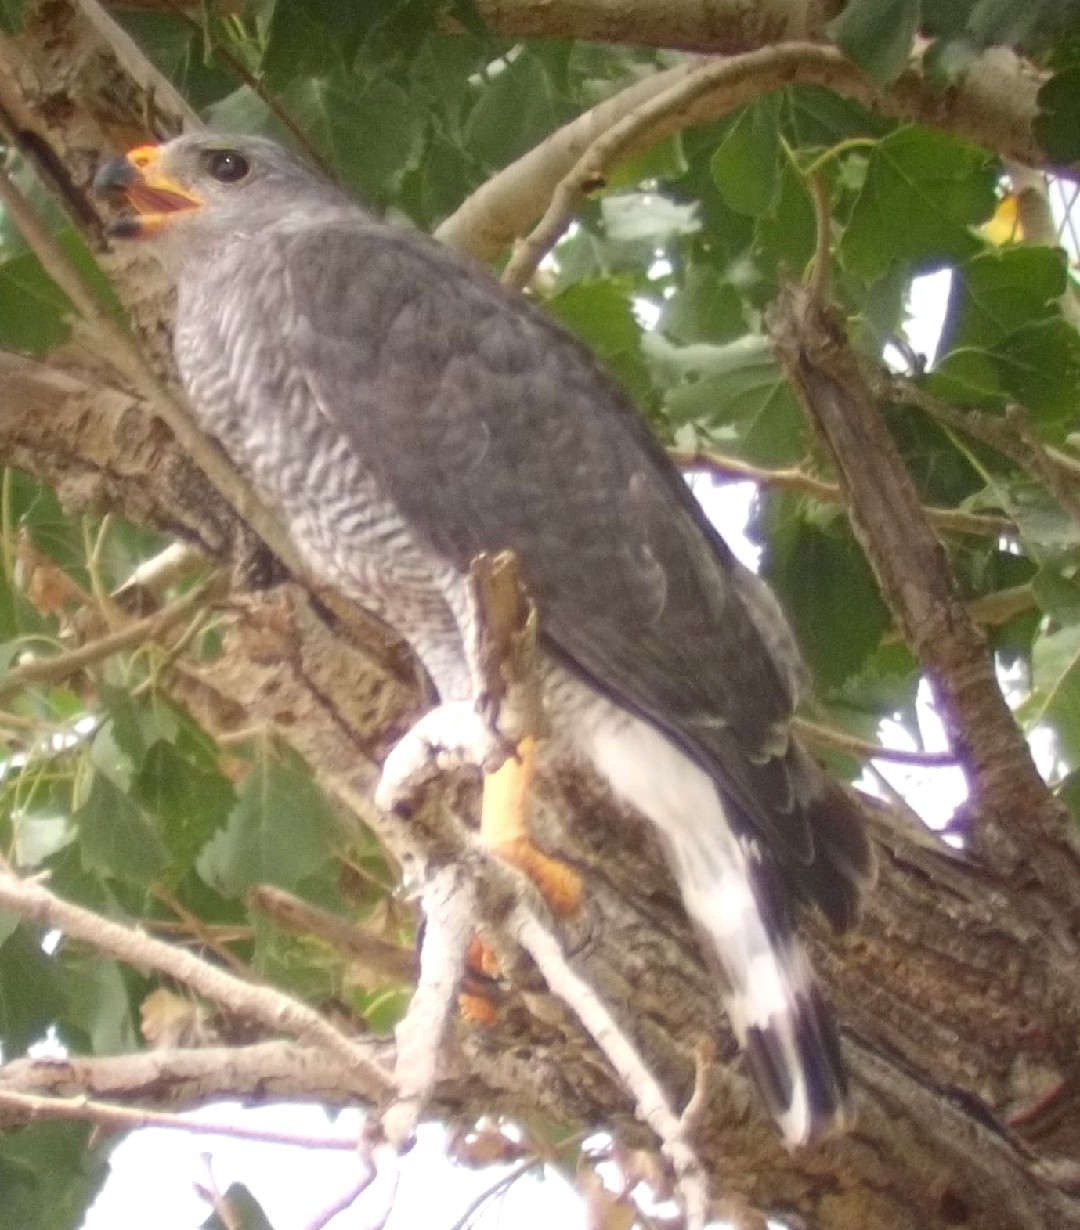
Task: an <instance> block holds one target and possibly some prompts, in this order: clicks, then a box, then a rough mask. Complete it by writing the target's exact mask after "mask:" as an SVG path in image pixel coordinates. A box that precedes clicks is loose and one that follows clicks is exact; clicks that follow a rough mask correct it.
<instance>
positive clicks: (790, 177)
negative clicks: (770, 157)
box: [754, 159, 817, 279]
mask: <svg viewBox="0 0 1080 1230" xmlns="http://www.w3.org/2000/svg"><path fill="white" fill-rule="evenodd" d="M777 188H778V192H777V197H776V201H775V204H774V206H773V208H772V210H771V212H770V213H769V214H768V216H766V217H763V218H761V219H759V221H758V224H757V227H756V228H755V233H754V240H755V242H754V255H755V259H756V260H757V263H758V265H759V267H761V268H762V269H765V270H767V271H768V276H769V277H770V279H772V278H773V277H774V276H775V274H776V272H777V271H780V270H783V269H787V270H797V271H799V272H801V271H802V270H803V269H805V268H806V267H807V266H808V264H809V262H810V259H811V257H812V256H813V255H814V249H815V248H816V246H817V226H816V219H815V217H814V206H813V204H812V203H811V200H810V194H809V193H808V192H807V190H806V182H805V180H804V179H803V178H802V176H801V175H799V174H798V173H797V172H796V170H795V168H794V167H793V166H792V165H791V163H790V162H789V161H788V160H787V159H785V160H784V162H783V165H782V166H781V169H780V175H779V179H778V182H777Z"/></svg>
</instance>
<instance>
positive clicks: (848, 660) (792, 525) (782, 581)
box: [764, 497, 892, 689]
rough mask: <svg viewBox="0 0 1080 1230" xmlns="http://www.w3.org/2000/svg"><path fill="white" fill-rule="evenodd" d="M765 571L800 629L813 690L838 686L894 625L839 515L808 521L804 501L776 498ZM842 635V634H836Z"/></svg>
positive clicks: (769, 503) (859, 667)
mask: <svg viewBox="0 0 1080 1230" xmlns="http://www.w3.org/2000/svg"><path fill="white" fill-rule="evenodd" d="M766 507H767V508H768V509H769V510H770V515H769V529H770V536H769V549H768V551H767V552H766V555H765V568H764V574H765V576H766V577H767V578H768V580H769V582H770V584H771V585H772V586H773V588H774V589H775V590H776V594H777V597H778V598H779V599H780V603H781V605H782V606H783V608H784V611H785V613H786V614H787V616H788V619H789V620H790V621H791V625H792V627H793V628H794V630H795V635H796V637H797V639H798V642H799V646H800V648H801V649H802V651H803V654H804V655H805V658H806V662H807V665H808V666H809V668H810V672H811V676H812V677H813V679H814V682H815V684H816V686H818V687H820V688H825V689H828V688H836V687H838V686H839V685H840V684H842V683H844V682H845V681H846V680H847V679H849V678H850V677H851V676H854V675H856V674H858V673H859V672H860V671H861V670H862V669H863V668H864V666H865V664H866V662H867V660H868V658H869V656H870V654H871V653H872V652H873V651H874V649H875V648H876V647H877V646H878V644H879V642H880V640H881V638H882V636H883V635H884V634H885V632H886V631H887V630H888V629H889V628H890V627H891V622H892V621H891V620H890V618H889V613H888V611H887V609H886V607H885V604H884V603H883V602H882V600H881V596H880V594H879V593H878V588H877V585H876V584H875V582H874V578H873V575H872V574H871V572H870V568H869V565H868V564H867V562H866V558H865V556H864V555H863V553H862V551H861V550H860V549H859V548H858V546H857V545H856V544H855V541H854V539H853V538H852V537H851V534H850V533H849V532H848V530H847V527H846V524H845V522H844V521H843V519H842V517H840V516H838V515H836V514H835V513H834V512H833V511H832V510H826V511H825V512H824V514H823V515H822V518H821V519H819V520H816V521H811V520H809V519H808V517H807V516H806V515H803V513H802V512H801V511H799V510H800V509H805V508H807V506H806V505H805V503H804V502H802V503H800V502H798V501H794V500H792V499H791V498H790V497H788V498H787V499H783V500H778V499H776V498H775V497H773V498H771V499H770V500H769V501H767V503H766ZM839 630H842V632H840V634H838V632H839Z"/></svg>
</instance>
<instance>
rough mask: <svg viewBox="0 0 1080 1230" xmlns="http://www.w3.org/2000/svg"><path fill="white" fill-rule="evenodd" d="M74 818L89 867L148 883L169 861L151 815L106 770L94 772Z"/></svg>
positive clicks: (81, 848)
mask: <svg viewBox="0 0 1080 1230" xmlns="http://www.w3.org/2000/svg"><path fill="white" fill-rule="evenodd" d="M73 819H74V821H75V823H76V824H77V825H78V828H79V849H80V851H81V854H82V860H83V866H84V867H86V869H87V870H93V871H100V872H102V873H103V874H105V875H107V876H116V877H118V878H119V879H122V880H128V881H130V882H131V883H133V884H139V885H147V884H151V883H153V882H154V881H155V880H156V879H157V878H158V877H159V876H160V875H161V873H162V871H164V869H165V867H166V866H167V864H168V861H169V860H168V850H167V849H166V847H165V843H164V842H163V841H162V839H161V835H160V834H159V833H158V831H157V829H156V827H155V826H154V824H153V823H152V822H151V820H150V818H149V817H148V816H147V814H146V813H145V812H144V811H143V810H142V808H140V807H139V806H137V804H136V803H135V802H134V801H133V800H132V799H131V797H130V796H129V795H127V794H125V793H124V792H123V791H122V790H121V789H120V788H119V787H118V786H117V785H115V784H114V783H113V782H112V781H110V779H109V778H108V777H106V776H105V775H104V774H103V773H98V772H96V773H94V776H93V779H92V781H91V784H90V793H89V794H88V795H87V798H86V801H85V802H84V803H83V805H82V806H81V807H80V808H79V809H78V810H77V811H76V812H75V815H74V817H73Z"/></svg>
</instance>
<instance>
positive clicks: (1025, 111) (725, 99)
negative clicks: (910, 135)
mask: <svg viewBox="0 0 1080 1230" xmlns="http://www.w3.org/2000/svg"><path fill="white" fill-rule="evenodd" d="M688 81H692V82H693V83H694V84H693V85H688V84H687V82H688ZM793 84H799V85H821V86H826V87H828V88H829V89H831V90H834V91H836V92H837V93H838V94H843V95H846V96H847V97H849V98H853V99H855V100H856V101H857V102H860V103H862V104H863V105H864V106H866V107H869V108H871V109H872V110H876V111H882V112H884V113H885V114H887V115H891V116H894V117H896V118H898V119H905V120H911V121H913V122H915V123H922V124H929V125H931V126H933V127H940V128H944V129H947V130H948V131H950V132H953V133H955V134H956V135H958V136H962V137H967V138H968V139H969V140H972V141H975V142H976V143H978V144H980V145H984V146H986V148H988V149H991V150H995V151H997V152H999V153H1001V154H1003V155H1006V156H1008V157H1011V158H1014V159H1015V160H1016V161H1018V162H1022V163H1029V164H1032V165H1036V166H1042V165H1046V158H1045V155H1044V154H1043V152H1042V150H1041V149H1040V148H1039V146H1038V144H1037V142H1036V141H1035V138H1034V136H1033V132H1032V126H1033V122H1034V119H1035V116H1036V112H1037V104H1036V95H1037V93H1038V90H1039V86H1040V84H1041V81H1040V78H1039V77H1038V75H1037V74H1036V73H1035V72H1034V70H1032V69H1031V67H1030V66H1028V65H1026V64H1025V63H1024V62H1023V61H1021V60H1019V59H1018V58H1017V57H1016V56H1014V55H1013V54H1012V52H1008V51H1005V50H1003V49H993V50H991V51H988V52H985V53H984V54H983V55H982V56H981V57H979V58H978V59H977V60H976V61H975V62H974V63H973V64H972V65H971V67H970V68H969V69H968V71H967V73H966V74H965V76H964V78H963V80H962V81H961V82H959V83H958V84H956V85H954V86H952V87H950V89H949V90H947V91H940V92H939V91H937V90H936V89H934V88H933V87H931V86H930V85H929V84H928V83H927V81H926V80H925V79H924V78H923V77H922V75H921V73H920V70H919V68H918V67H917V66H916V67H914V68H911V69H908V70H907V71H905V72H904V73H903V74H901V76H900V78H899V79H898V80H897V81H896V82H895V83H894V84H893V85H892V86H891V87H890V88H889V89H888V90H886V91H884V92H879V91H878V90H877V89H876V88H875V87H874V86H873V85H871V83H870V82H869V81H868V80H867V79H866V78H865V77H863V75H862V74H861V72H860V71H859V70H858V69H857V68H856V67H855V66H854V65H853V64H852V63H851V62H850V61H849V60H847V59H845V57H844V56H843V55H842V53H841V52H840V51H839V50H838V49H837V48H835V47H832V46H829V45H827V44H822V43H809V42H789V43H782V44H777V45H766V46H762V47H759V48H755V49H752V50H749V51H745V52H744V53H743V54H741V55H738V56H734V57H732V58H730V59H728V60H708V59H705V58H702V57H690V58H688V59H687V60H686V61H684V62H683V63H681V64H679V65H677V66H676V67H674V68H670V69H667V70H665V71H663V72H658V73H656V74H655V75H653V76H651V77H647V78H645V79H644V80H642V81H638V82H635V83H634V84H633V85H631V86H628V87H627V88H626V89H625V90H623V91H621V92H620V93H618V94H616V95H615V96H613V97H612V98H608V99H605V100H604V101H603V102H602V103H599V104H598V105H597V106H595V107H593V108H591V109H590V110H589V111H586V112H584V113H583V114H582V115H580V116H578V117H577V118H576V119H574V120H571V121H570V123H569V124H566V125H564V126H563V127H562V128H560V129H558V130H557V131H556V132H554V133H552V134H551V136H550V137H548V138H547V139H546V140H545V141H543V142H541V144H540V145H538V146H536V147H535V148H533V149H531V150H530V151H529V152H528V153H527V154H524V155H523V156H522V157H521V158H519V159H517V161H516V162H513V163H511V164H510V166H508V167H506V168H505V169H504V170H503V171H501V172H499V173H498V174H497V175H495V176H493V177H492V178H491V179H489V180H488V181H487V182H486V183H485V184H484V185H483V186H482V187H480V188H478V189H477V191H476V192H474V193H473V194H472V196H470V197H469V198H468V200H467V201H465V203H464V204H463V205H462V206H461V207H460V208H459V209H458V210H457V211H456V212H455V213H454V214H453V215H451V216H450V217H449V218H447V219H446V221H445V222H443V224H442V225H441V226H440V227H439V229H438V231H437V232H436V234H437V236H438V237H439V238H440V239H442V240H443V242H445V243H448V244H450V245H451V246H452V247H455V248H458V249H460V250H463V251H468V252H470V253H471V254H472V255H473V256H475V257H476V258H477V259H479V260H482V261H485V262H491V261H493V260H494V259H495V258H496V257H497V256H498V255H499V253H500V252H501V251H502V250H503V248H505V247H506V246H508V245H510V244H512V243H513V242H514V240H515V239H516V238H517V237H518V236H519V235H521V234H523V233H524V232H525V231H526V230H527V229H528V228H529V227H531V226H532V225H533V224H534V223H535V222H536V220H537V219H538V218H540V217H542V216H543V215H544V213H545V212H546V211H547V210H548V208H549V204H550V202H551V198H552V193H553V191H554V189H555V186H556V185H558V184H561V183H568V182H569V181H570V180H571V179H572V178H574V171H575V168H576V166H577V165H578V163H579V161H580V160H581V159H582V158H583V155H584V154H585V152H586V151H588V150H589V149H590V147H593V146H594V145H595V144H596V143H598V142H602V141H603V140H604V139H605V134H608V133H610V132H612V131H613V130H615V131H617V132H618V133H619V138H618V140H617V141H613V148H612V151H611V153H612V156H613V157H617V158H626V157H629V156H630V155H631V154H634V153H637V152H639V151H640V150H643V149H646V148H648V147H649V146H651V145H653V144H654V143H655V142H656V141H658V140H660V139H661V138H662V137H665V136H668V135H670V134H671V133H674V132H679V131H681V130H682V129H684V128H688V127H690V126H691V125H693V124H700V123H704V122H706V121H708V120H712V119H716V118H717V117H719V116H721V115H724V114H726V113H727V112H729V111H731V110H733V109H734V108H735V107H738V106H741V105H742V104H744V103H746V102H749V101H751V100H752V99H753V98H756V97H758V96H760V95H761V94H764V93H767V92H768V91H770V90H775V89H779V88H781V87H782V86H786V85H793ZM684 91H685V94H684ZM679 97H685V105H682V106H676V107H671V108H668V107H666V106H660V107H659V108H658V113H657V114H656V115H655V117H654V116H653V115H652V113H651V112H650V110H649V108H651V107H653V106H654V105H656V101H657V100H658V99H660V98H667V99H675V98H679ZM639 114H644V115H645V116H646V117H647V118H648V119H649V120H650V121H651V122H645V123H640V124H639V123H637V122H636V121H635V119H634V117H635V116H637V115H639ZM624 123H625V124H627V125H628V127H629V130H630V131H629V132H627V133H625V134H624V133H623V131H622V130H621V129H620V128H619V126H620V125H622V124H624ZM601 152H602V153H603V152H604V150H603V147H602V146H601ZM594 161H595V166H594V165H592V164H590V167H589V169H590V170H591V171H594V172H595V173H596V174H598V175H600V176H603V175H604V174H606V172H607V171H608V170H609V169H610V168H609V166H608V165H607V164H606V163H605V162H604V160H603V158H599V159H596V160H594ZM592 182H593V181H592V180H589V179H585V180H584V181H581V182H577V183H574V184H572V185H571V188H572V189H573V190H574V191H578V192H580V191H587V190H588V189H589V186H590V183H592ZM569 190H570V189H568V191H569Z"/></svg>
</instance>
